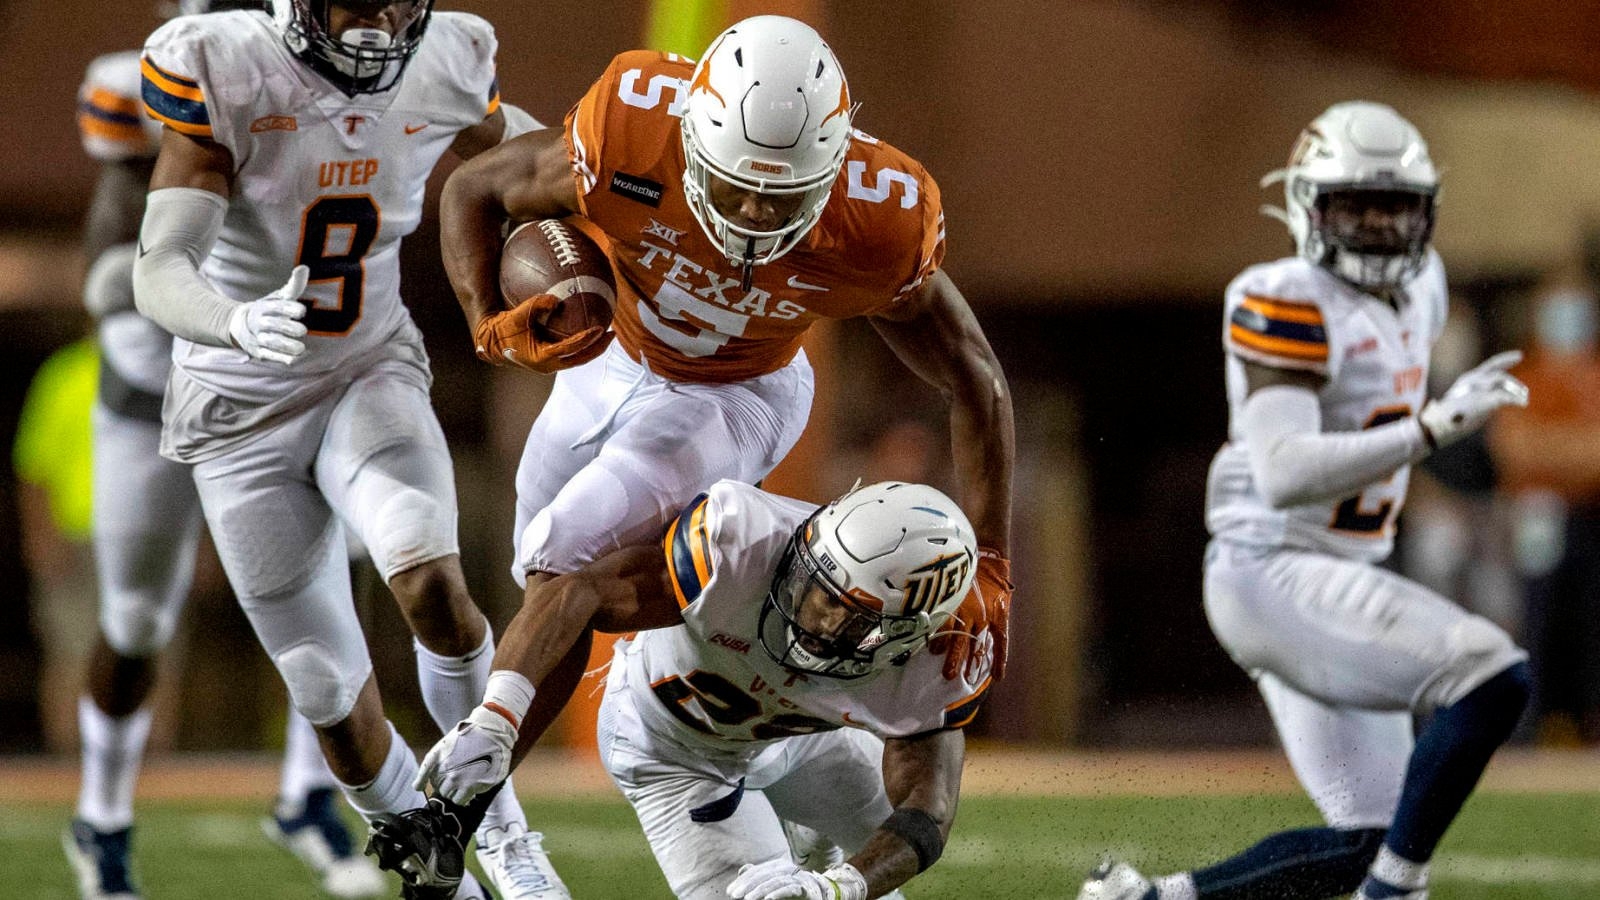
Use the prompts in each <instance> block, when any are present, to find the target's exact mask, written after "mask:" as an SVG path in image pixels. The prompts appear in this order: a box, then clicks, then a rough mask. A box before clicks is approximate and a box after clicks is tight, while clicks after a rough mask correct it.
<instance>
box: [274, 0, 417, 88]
mask: <svg viewBox="0 0 1600 900" xmlns="http://www.w3.org/2000/svg"><path fill="white" fill-rule="evenodd" d="M336 2H337V0H272V22H273V24H274V25H276V26H277V28H278V31H279V33H281V34H282V35H283V42H284V43H285V44H286V45H288V47H289V52H291V53H293V54H294V55H295V56H298V57H300V59H302V60H303V61H305V63H306V64H307V65H309V66H310V67H311V68H312V69H315V70H316V72H317V74H319V75H321V76H322V77H323V78H326V79H328V81H330V82H332V83H333V85H334V86H335V87H337V88H338V89H339V90H341V91H343V92H344V93H345V95H346V96H349V97H354V96H356V95H357V94H376V93H380V92H382V91H386V90H388V89H390V88H392V87H394V86H395V84H396V83H398V82H399V81H400V75H401V74H402V73H403V72H404V71H405V67H406V63H408V62H410V61H411V57H412V55H413V54H415V53H416V52H417V48H418V47H420V46H421V45H422V34H423V32H425V31H427V29H428V20H429V19H430V18H432V17H433V0H394V2H391V3H388V4H386V5H387V7H389V8H390V9H389V10H388V11H389V12H390V13H391V15H393V17H394V21H395V33H394V34H392V35H391V34H389V32H387V31H385V30H383V29H382V28H347V29H345V30H344V31H343V32H342V33H340V34H333V33H331V32H330V30H329V27H328V22H329V15H328V7H329V6H331V5H335V3H336ZM341 5H342V4H341ZM351 5H361V6H368V7H370V6H373V5H374V4H372V3H361V4H354V3H352V4H351Z"/></svg>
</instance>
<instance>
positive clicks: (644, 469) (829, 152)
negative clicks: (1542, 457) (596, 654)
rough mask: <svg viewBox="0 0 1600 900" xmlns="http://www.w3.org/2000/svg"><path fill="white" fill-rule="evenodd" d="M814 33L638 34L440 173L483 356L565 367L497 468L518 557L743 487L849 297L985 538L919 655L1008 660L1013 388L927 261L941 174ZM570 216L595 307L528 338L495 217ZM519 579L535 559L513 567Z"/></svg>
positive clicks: (561, 695) (571, 671)
mask: <svg viewBox="0 0 1600 900" xmlns="http://www.w3.org/2000/svg"><path fill="white" fill-rule="evenodd" d="M852 112H853V107H852V103H851V99H850V93H849V88H848V86H847V84H846V82H845V79H844V75H843V73H842V72H841V71H840V69H839V64H838V61H837V60H836V59H835V58H834V55H833V51H832V50H831V49H829V47H828V45H827V44H826V43H825V42H824V41H823V40H822V38H821V37H820V36H819V35H818V34H817V33H816V32H815V31H814V30H812V29H811V28H810V27H809V26H807V25H805V24H804V23H802V22H798V21H796V20H794V19H789V18H785V17H781V16H758V17H755V18H751V19H746V20H744V21H741V22H739V23H737V24H735V25H734V26H732V27H731V28H729V29H728V30H726V31H724V32H723V33H722V34H721V35H719V36H718V37H717V38H716V39H715V40H714V41H713V43H712V44H711V46H710V48H709V49H708V50H707V52H706V53H705V55H704V57H703V59H702V60H701V61H700V63H699V64H698V65H697V64H695V63H694V62H692V61H691V60H687V59H684V58H682V57H679V56H676V55H674V54H670V53H659V52H654V51H633V52H628V53H623V54H621V55H620V56H618V57H616V59H614V60H613V61H612V62H611V65H610V66H609V67H608V68H607V69H606V71H605V73H604V74H603V75H602V76H601V77H600V79H599V80H598V81H596V82H595V83H594V85H593V86H592V87H591V88H590V89H589V91H588V92H587V93H586V94H585V95H584V97H583V98H582V99H581V100H580V101H579V102H578V104H577V105H576V106H575V107H574V108H573V109H572V111H571V112H570V113H568V115H567V117H566V121H565V125H564V127H563V128H561V129H547V130H543V131H537V132H531V133H529V134H526V135H522V136H520V137H519V138H517V139H516V140H512V141H508V142H506V143H504V144H502V145H501V146H499V147H497V148H495V149H492V150H490V151H488V152H485V153H484V154H482V155H480V156H478V157H476V158H474V159H472V160H470V161H469V162H467V163H466V164H464V165H463V166H461V167H460V168H459V169H457V170H456V171H455V173H454V174H452V176H451V177H450V179H449V181H448V182H447V183H446V185H445V190H444V195H443V198H442V205H441V210H440V214H441V217H442V228H441V231H442V234H443V238H442V243H443V252H444V259H445V265H446V270H447V271H448V273H449V276H450V280H451V284H452V286H453V287H454V288H455V291H456V296H457V299H458V300H459V302H460V303H461V307H462V309H463V311H464V312H465V313H466V316H467V321H468V324H469V325H470V326H471V328H472V333H473V336H474V339H475V341H476V344H477V351H478V355H479V356H480V357H481V358H482V359H484V360H485V361H487V362H490V363H493V364H496V365H516V366H521V367H525V368H529V369H533V370H536V371H541V372H551V371H559V374H558V375H557V377H556V381H555V385H554V388H553V391H552V393H551V397H550V399H549V401H548V402H547V403H546V405H545V407H544V409H543V411H542V413H541V414H540V416H539V418H538V421H537V422H535V424H534V426H533V429H532V432H531V433H530V435H529V437H528V442H527V446H526V448H525V450H524V453H523V457H522V462H521V465H520V467H519V471H518V473H517V515H516V532H515V540H516V547H517V558H516V564H515V566H514V573H513V574H514V575H515V576H516V577H517V578H518V580H519V582H520V583H523V584H524V585H526V586H528V587H529V589H530V590H531V587H532V585H533V584H535V583H537V582H538V581H539V580H542V579H546V578H549V577H552V576H554V575H559V574H563V573H567V572H572V571H576V570H577V569H579V568H581V567H582V566H584V565H586V564H588V563H591V562H593V561H594V560H595V559H597V558H599V557H600V556H602V555H604V554H605V553H606V552H608V551H610V550H613V549H615V548H617V547H621V546H628V545H631V544H637V543H639V542H641V541H644V540H648V539H650V538H651V537H652V536H654V535H659V533H660V530H661V529H662V528H663V527H664V526H665V525H666V523H667V522H668V521H669V519H670V517H671V516H672V514H673V513H674V511H676V510H678V509H680V508H681V507H682V506H683V504H685V503H687V502H688V501H689V500H690V499H691V498H692V497H694V495H695V494H696V493H697V492H698V491H699V490H701V489H702V488H703V487H704V486H705V485H707V484H711V483H713V482H715V481H716V480H718V479H719V478H730V479H734V480H738V481H743V482H746V483H753V482H756V481H759V480H760V479H761V478H762V477H763V476H765V475H766V474H767V473H768V472H769V471H770V470H771V469H772V467H773V466H774V465H776V464H777V463H778V461H779V460H781V459H782V458H783V456H784V455H785V454H786V453H787V452H788V451H789V448H790V447H792V446H793V445H794V442H795V441H796V440H797V439H798V438H799V436H800V433H801V431H802V429H803V428H804V425H805V420H806V417H807V415H808V413H809V410H810V404H811V397H812V391H813V379H812V372H811V367H810V364H809V363H808V362H807V360H806V356H805V353H804V351H803V350H802V349H801V340H802V338H803V337H804V335H805V332H806V330H807V329H808V328H809V327H810V325H811V323H812V322H814V321H816V320H818V319H821V318H833V319H839V318H848V317H853V316H866V317H868V319H869V321H870V322H871V323H872V325H873V326H874V328H875V329H876V330H877V331H878V333H879V334H880V335H881V336H882V337H883V339H884V341H885V343H887V344H888V345H889V347H890V348H891V349H892V350H893V351H894V353H895V354H896V355H897V356H898V357H899V358H900V359H901V360H902V361H904V362H905V364H906V365H907V366H908V367H910V368H911V370H912V371H914V372H916V373H917V374H918V375H919V376H921V377H922V378H923V380H925V381H927V382H928V383H930V384H931V385H933V386H934V388H936V389H937V390H939V391H940V393H941V394H943V395H944V396H945V397H946V398H947V399H948V401H949V404H950V430H951V437H952V444H953V448H954V460H955V468H956V475H957V481H958V488H959V494H960V499H961V503H962V506H963V507H964V508H965V509H966V510H967V511H968V513H969V515H970V516H971V519H972V524H973V527H974V529H975V531H976V534H977V538H978V541H979V544H980V546H981V548H982V557H981V560H980V565H979V575H978V586H979V587H978V593H977V594H975V596H974V598H973V600H972V602H969V603H967V604H966V605H965V606H964V607H963V612H962V614H961V619H962V626H963V627H962V628H960V629H959V630H958V631H957V632H956V633H955V634H954V635H953V636H950V635H947V636H946V637H945V639H944V641H943V642H942V643H943V646H936V650H940V651H944V652H945V653H946V675H947V677H955V676H956V674H957V672H958V671H959V670H960V668H961V666H963V665H964V664H965V662H966V661H967V660H968V659H977V658H980V657H981V658H987V654H972V653H971V652H970V651H971V649H972V648H971V646H970V645H969V642H971V641H983V642H989V641H993V642H994V643H995V644H996V647H995V648H994V649H995V651H996V652H995V653H994V658H995V659H996V660H997V662H996V671H997V673H998V672H999V671H1000V670H1001V668H1002V667H1003V660H1004V658H1005V646H1004V645H1005V625H1006V618H1007V607H1008V604H1009V602H1010V594H1011V583H1010V580H1009V572H1008V570H1009V563H1008V560H1007V557H1008V549H1009V548H1008V544H1009V528H1010V512H1011V470H1012V455H1013V426H1012V413H1011V397H1010V393H1009V390H1008V388H1007V386H1006V381H1005V377H1004V375H1003V374H1002V372H1001V369H1000V364H999V361H998V360H996V359H995V356H994V353H993V351H992V350H991V349H990V347H989V342H988V340H987V339H986V338H985V337H984V335H983V331H982V329H981V328H980V327H979V326H978V323H977V320H976V319H975V318H974V316H973V314H972V310H971V309H970V308H969V307H968V305H967V302H966V300H965V299H964V298H963V297H962V296H961V293H960V291H958V290H957V289H956V286H955V284H954V283H953V282H952V281H951V280H950V278H949V276H947V275H946V274H945V273H944V272H942V271H941V270H940V269H939V264H940V262H941V261H942V259H943V257H944V251H945V241H944V234H945V231H944V213H943V211H942V208H941V205H940V200H939V188H938V185H937V184H935V182H934V180H933V178H932V177H931V176H930V175H929V174H928V173H927V172H926V171H925V170H924V169H923V168H922V166H921V165H919V164H918V163H917V162H916V160H913V159H912V158H910V157H909V156H907V155H905V154H904V153H902V152H900V151H899V150H897V149H895V148H894V147H891V146H890V145H889V144H887V143H884V142H882V141H879V140H877V139H876V138H873V137H870V136H868V135H866V134H864V133H862V132H860V131H857V130H855V129H853V128H852V127H851V115H852ZM563 216H575V217H576V218H574V219H573V221H574V222H575V223H576V224H577V225H578V226H579V227H580V228H583V229H584V230H585V231H586V232H588V233H590V234H591V236H594V237H596V238H597V239H598V240H599V242H600V243H601V244H602V245H603V246H605V247H606V249H607V253H608V255H609V256H610V258H611V261H612V264H613V267H614V269H615V270H616V272H617V274H618V275H619V276H620V277H619V279H618V290H617V294H618V296H617V303H616V310H615V319H614V322H613V327H614V330H615V336H616V340H615V341H614V342H612V341H611V340H610V338H611V335H610V334H604V335H600V334H598V330H595V331H594V332H591V333H587V334H580V335H576V336H574V337H571V338H567V339H565V340H561V341H556V342H545V341H542V340H540V338H539V331H538V329H536V328H535V329H530V328H529V327H528V325H529V322H530V320H531V321H533V322H537V321H538V320H539V317H540V316H541V314H543V313H544V312H545V311H547V310H549V309H550V308H552V307H553V306H554V305H555V303H556V300H555V298H553V297H550V296H541V297H534V298H529V299H528V300H526V301H524V302H523V303H521V304H519V305H518V306H516V307H515V308H512V309H509V310H508V309H506V308H505V305H504V303H503V302H502V300H501V298H500V294H499V290H498V283H497V274H498V273H497V265H496V263H497V260H498V252H499V247H500V238H501V234H502V228H503V227H504V226H505V224H506V223H507V222H508V221H510V222H517V221H526V220H532V219H542V218H553V217H563ZM530 576H531V577H530ZM588 653H589V642H588V641H587V640H584V641H581V642H580V643H579V645H578V646H577V647H575V648H574V650H573V652H572V654H570V655H569V657H568V659H567V660H566V661H565V662H564V664H563V665H562V667H560V668H559V669H558V670H557V672H556V673H553V674H552V675H551V676H550V677H549V678H547V679H546V681H545V683H544V684H542V685H540V695H539V698H538V699H537V700H535V702H534V709H533V710H532V711H531V712H530V715H529V717H528V718H529V722H528V724H525V725H524V727H523V729H522V733H523V740H524V741H532V740H533V739H534V738H535V737H537V734H538V732H539V731H540V730H542V727H543V724H542V723H544V722H547V721H548V720H549V718H550V717H552V716H553V714H554V712H555V711H556V710H558V709H559V708H560V706H561V705H562V704H563V703H564V702H565V700H566V698H567V696H569V695H570V693H571V690H572V687H573V685H574V684H575V683H576V679H577V678H578V677H579V676H580V675H581V674H582V666H583V663H584V662H585V660H586V659H587V656H588Z"/></svg>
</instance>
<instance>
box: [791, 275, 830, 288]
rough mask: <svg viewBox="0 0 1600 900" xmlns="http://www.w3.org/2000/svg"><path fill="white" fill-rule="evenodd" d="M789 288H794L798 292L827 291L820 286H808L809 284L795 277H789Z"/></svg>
mask: <svg viewBox="0 0 1600 900" xmlns="http://www.w3.org/2000/svg"><path fill="white" fill-rule="evenodd" d="M789 287H792V288H794V289H795V290H797V291H826V290H827V288H825V287H823V286H822V285H820V284H808V283H807V282H804V281H801V280H800V279H798V278H796V277H794V276H793V275H790V276H789Z"/></svg>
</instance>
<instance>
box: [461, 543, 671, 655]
mask: <svg viewBox="0 0 1600 900" xmlns="http://www.w3.org/2000/svg"><path fill="white" fill-rule="evenodd" d="M670 577H671V576H670V575H669V573H668V568H667V555H666V554H665V553H664V552H662V549H661V545H660V544H656V543H650V544H645V545H642V546H634V547H624V548H622V549H621V550H617V551H614V552H612V553H609V554H607V555H606V556H604V557H601V558H600V559H598V560H595V561H594V562H593V563H590V564H589V565H587V566H585V567H584V568H582V569H579V570H578V571H576V572H573V573H570V574H567V575H559V576H556V577H555V578H551V579H548V580H543V581H541V580H539V579H535V578H530V579H529V581H528V589H527V592H526V593H525V594H524V596H523V600H522V608H521V609H519V610H518V611H517V614H516V616H515V617H514V618H512V620H511V624H510V625H509V626H507V627H506V632H505V634H503V635H501V636H500V639H499V642H498V646H497V647H496V648H495V652H494V666H493V669H494V671H502V670H504V671H512V672H517V673H520V674H521V675H522V676H523V677H525V678H527V679H528V681H529V682H531V683H533V684H535V685H537V684H538V683H539V682H541V681H543V680H544V678H545V676H547V675H549V674H550V671H551V669H553V668H555V665H556V663H558V662H560V661H561V658H562V657H564V656H566V654H567V651H568V650H570V649H572V646H573V645H574V644H576V643H577V642H578V638H579V637H580V636H581V635H582V634H583V633H584V632H585V631H588V630H596V631H604V632H612V633H615V632H626V631H637V630H642V629H648V628H665V627H667V626H669V625H676V624H678V623H679V622H682V621H683V616H682V612H681V610H680V609H679V607H678V603H677V600H675V599H674V597H673V592H672V583H671V581H670Z"/></svg>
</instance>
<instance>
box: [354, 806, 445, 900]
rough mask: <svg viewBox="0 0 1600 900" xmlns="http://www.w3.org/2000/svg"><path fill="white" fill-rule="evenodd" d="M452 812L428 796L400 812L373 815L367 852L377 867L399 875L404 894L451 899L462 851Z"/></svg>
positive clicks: (412, 898) (412, 899) (419, 899)
mask: <svg viewBox="0 0 1600 900" xmlns="http://www.w3.org/2000/svg"><path fill="white" fill-rule="evenodd" d="M458 828H459V826H458V825H457V823H456V821H455V817H454V816H450V815H448V814H446V813H444V812H443V811H442V809H441V808H440V806H439V805H438V804H436V803H434V802H433V801H429V803H428V805H427V806H424V807H421V808H419V809H408V810H406V811H405V812H402V813H382V814H380V815H379V816H378V817H377V818H375V819H373V820H372V832H371V834H370V835H369V836H368V838H367V846H366V851H365V852H366V854H367V855H368V856H373V857H376V858H377V860H378V868H380V869H387V870H389V871H391V872H396V873H398V874H399V875H400V878H401V880H402V881H404V882H405V884H404V886H403V887H402V888H401V891H400V896H402V897H404V898H406V900H451V898H453V897H455V895H456V890H457V889H459V888H460V887H461V877H462V873H463V872H465V871H466V854H465V853H464V852H463V848H462V846H461V838H460V837H459V836H458Z"/></svg>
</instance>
